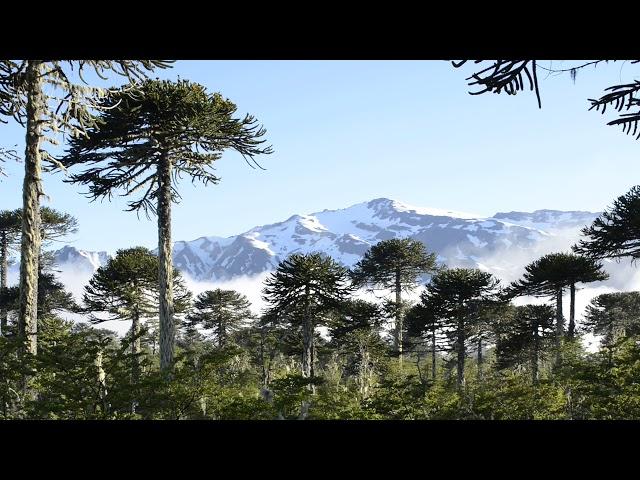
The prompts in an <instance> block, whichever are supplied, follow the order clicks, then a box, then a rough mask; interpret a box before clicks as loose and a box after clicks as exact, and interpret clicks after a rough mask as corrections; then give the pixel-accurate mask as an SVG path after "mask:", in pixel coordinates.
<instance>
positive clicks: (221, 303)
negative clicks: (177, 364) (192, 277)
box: [185, 288, 253, 348]
mask: <svg viewBox="0 0 640 480" xmlns="http://www.w3.org/2000/svg"><path fill="white" fill-rule="evenodd" d="M251 318H253V314H252V313H251V302H250V301H249V299H247V297H246V296H245V295H243V294H242V293H240V292H236V291H235V290H222V289H220V288H217V289H215V290H206V291H204V292H202V293H201V294H199V295H198V296H197V297H196V299H195V301H194V302H193V307H192V310H191V313H189V315H188V316H187V319H186V322H185V326H186V327H187V328H188V329H198V328H202V329H204V330H208V331H210V333H211V334H212V335H213V336H214V337H215V338H216V340H217V343H218V347H220V348H222V347H224V346H225V345H226V344H227V342H228V341H229V339H230V338H231V337H232V336H233V334H234V333H236V332H237V331H238V330H239V329H240V328H242V327H243V326H244V324H245V323H246V321H247V320H250V319H251Z"/></svg>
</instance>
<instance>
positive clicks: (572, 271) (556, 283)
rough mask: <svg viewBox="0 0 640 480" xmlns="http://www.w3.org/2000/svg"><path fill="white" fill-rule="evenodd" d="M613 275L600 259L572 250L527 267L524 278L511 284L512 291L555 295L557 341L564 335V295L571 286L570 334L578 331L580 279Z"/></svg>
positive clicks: (582, 281) (589, 280)
mask: <svg viewBox="0 0 640 480" xmlns="http://www.w3.org/2000/svg"><path fill="white" fill-rule="evenodd" d="M607 278H609V275H608V274H607V273H606V272H604V271H603V270H602V265H601V264H600V263H598V262H597V261H595V260H593V259H591V258H588V257H583V256H579V255H575V254H571V253H551V254H548V255H544V256H543V257H541V258H539V259H538V260H536V261H534V262H532V263H530V264H529V265H527V266H526V267H525V274H524V275H523V278H522V279H521V280H519V281H517V282H514V283H512V284H511V291H512V292H513V293H514V294H518V295H535V296H555V298H556V332H557V342H560V339H561V338H562V336H563V335H564V316H563V314H562V297H563V293H564V289H565V288H567V287H568V288H569V291H570V295H571V301H570V307H569V329H568V332H567V336H568V337H569V338H573V336H574V334H575V292H576V284H577V283H591V282H597V281H602V280H606V279H607Z"/></svg>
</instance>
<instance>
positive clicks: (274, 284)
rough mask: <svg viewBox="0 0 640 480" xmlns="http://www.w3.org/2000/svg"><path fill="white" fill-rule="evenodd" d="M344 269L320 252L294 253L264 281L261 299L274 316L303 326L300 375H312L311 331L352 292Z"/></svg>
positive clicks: (312, 348)
mask: <svg viewBox="0 0 640 480" xmlns="http://www.w3.org/2000/svg"><path fill="white" fill-rule="evenodd" d="M351 290H352V289H351V285H350V284H349V275H348V271H347V269H345V268H344V267H342V266H340V265H339V264H338V263H336V262H335V261H334V260H333V259H332V258H330V257H326V256H324V255H322V254H320V253H310V254H306V255H303V254H298V253H294V254H292V255H290V256H289V257H288V258H287V259H285V260H284V261H282V262H281V263H280V265H278V268H277V269H276V271H275V272H273V273H272V274H271V275H269V277H268V278H267V280H266V281H265V287H264V289H263V297H264V300H265V301H266V302H268V304H269V306H270V310H271V312H272V313H273V314H275V315H277V316H279V317H284V318H288V319H289V321H291V322H292V323H294V324H297V325H300V324H301V325H302V344H303V348H302V375H303V376H305V377H312V376H313V374H312V373H313V367H312V364H313V350H314V332H315V329H316V327H317V326H318V325H319V324H321V323H322V322H323V321H327V320H328V317H327V316H326V315H325V314H326V313H327V312H328V311H331V310H333V309H336V308H339V307H340V305H342V302H344V301H345V300H346V298H347V297H348V295H349V294H350V292H351Z"/></svg>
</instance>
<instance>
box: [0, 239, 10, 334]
mask: <svg viewBox="0 0 640 480" xmlns="http://www.w3.org/2000/svg"><path fill="white" fill-rule="evenodd" d="M8 243H9V240H8V239H7V232H4V231H3V232H1V233H0V268H1V269H2V271H1V272H0V291H1V290H2V289H5V288H7V271H8V270H9V255H8V253H7V250H8ZM8 317H9V312H8V311H7V310H5V309H0V332H1V333H2V335H4V336H5V337H6V336H7V320H8Z"/></svg>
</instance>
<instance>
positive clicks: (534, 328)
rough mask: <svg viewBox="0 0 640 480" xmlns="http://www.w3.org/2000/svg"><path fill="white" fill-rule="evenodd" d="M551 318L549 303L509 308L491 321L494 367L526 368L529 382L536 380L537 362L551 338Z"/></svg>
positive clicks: (552, 317)
mask: <svg viewBox="0 0 640 480" xmlns="http://www.w3.org/2000/svg"><path fill="white" fill-rule="evenodd" d="M505 313H506V312H505ZM554 318H555V311H554V309H553V308H552V307H550V306H549V305H523V306H518V307H511V309H510V311H509V312H508V313H507V314H506V315H503V316H501V317H500V318H499V321H498V322H496V323H495V324H494V328H495V332H496V367H497V368H498V369H499V370H502V369H505V368H514V367H526V368H528V369H529V371H530V373H531V378H532V382H533V383H537V382H538V379H539V373H538V372H539V366H540V362H541V361H543V360H544V358H545V356H546V353H547V352H548V350H549V347H550V345H551V340H552V339H553V337H554V331H553V321H554Z"/></svg>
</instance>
